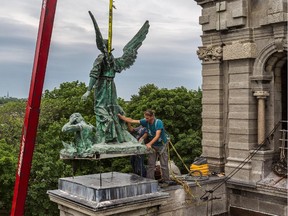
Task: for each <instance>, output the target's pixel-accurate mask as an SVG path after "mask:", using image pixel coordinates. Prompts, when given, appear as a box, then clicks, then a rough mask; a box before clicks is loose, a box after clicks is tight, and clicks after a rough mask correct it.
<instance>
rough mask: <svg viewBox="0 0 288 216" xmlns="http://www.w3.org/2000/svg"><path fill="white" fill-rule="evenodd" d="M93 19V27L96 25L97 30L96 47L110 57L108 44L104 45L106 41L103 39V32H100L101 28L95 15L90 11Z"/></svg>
mask: <svg viewBox="0 0 288 216" xmlns="http://www.w3.org/2000/svg"><path fill="white" fill-rule="evenodd" d="M88 13H89V15H90V17H91V19H92V22H93V25H94V29H95V34H96V45H97V48H98V49H99V50H100V51H101V52H102V53H103V54H104V55H105V56H107V55H108V51H107V47H106V44H105V43H104V40H103V37H102V34H101V31H100V28H99V26H98V24H97V22H96V20H95V18H94V16H93V14H92V13H91V11H88Z"/></svg>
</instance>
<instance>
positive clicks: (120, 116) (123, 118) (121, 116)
mask: <svg viewBox="0 0 288 216" xmlns="http://www.w3.org/2000/svg"><path fill="white" fill-rule="evenodd" d="M117 115H118V117H119V118H120V119H122V120H123V121H125V118H126V117H125V116H123V115H121V114H120V113H118V114H117Z"/></svg>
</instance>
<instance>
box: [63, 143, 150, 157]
mask: <svg viewBox="0 0 288 216" xmlns="http://www.w3.org/2000/svg"><path fill="white" fill-rule="evenodd" d="M69 146H70V147H69V148H67V146H65V148H64V149H62V150H61V151H60V158H61V159H73V160H74V159H76V160H77V159H78V160H83V159H84V160H85V159H86V160H87V159H89V160H100V159H105V158H115V157H125V156H129V155H141V154H149V153H151V151H153V150H149V151H148V150H147V148H146V145H144V144H141V143H134V142H123V143H99V144H94V145H93V146H92V148H90V149H89V151H84V152H82V153H77V150H76V149H75V148H74V147H73V146H71V145H69Z"/></svg>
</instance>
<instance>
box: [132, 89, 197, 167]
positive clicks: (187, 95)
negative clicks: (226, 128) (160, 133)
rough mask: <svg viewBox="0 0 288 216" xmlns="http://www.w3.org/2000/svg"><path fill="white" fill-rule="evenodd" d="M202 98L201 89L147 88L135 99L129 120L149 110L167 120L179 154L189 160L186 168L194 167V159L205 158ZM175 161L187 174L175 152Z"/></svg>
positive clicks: (135, 96)
mask: <svg viewBox="0 0 288 216" xmlns="http://www.w3.org/2000/svg"><path fill="white" fill-rule="evenodd" d="M201 98H202V91H201V90H200V89H198V90H197V91H196V90H187V89H186V88H184V87H178V88H175V89H170V90H169V89H166V88H163V89H159V88H158V87H156V86H155V85H154V84H147V85H145V86H143V87H141V88H140V89H139V93H138V95H133V96H132V97H131V101H130V103H129V104H128V106H127V110H126V111H127V116H129V117H132V118H133V119H141V118H143V112H144V111H145V110H147V109H152V110H154V111H155V112H156V118H159V119H161V120H163V122H164V126H165V129H166V131H167V132H168V133H169V134H170V136H171V141H172V143H174V144H175V147H176V150H177V151H178V152H179V154H180V155H181V156H182V157H183V158H186V159H185V162H186V163H188V164H186V165H190V163H191V162H192V161H193V160H194V158H195V157H196V156H199V155H200V154H201V124H202V120H201V112H202V106H201ZM192 150H193V152H192ZM172 159H173V160H175V162H176V164H177V165H178V166H179V168H180V169H181V171H182V172H184V171H185V168H184V165H183V164H181V163H180V162H179V159H178V158H177V157H176V155H175V154H174V153H173V151H172ZM186 172H187V171H186Z"/></svg>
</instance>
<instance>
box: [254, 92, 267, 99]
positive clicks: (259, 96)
mask: <svg viewBox="0 0 288 216" xmlns="http://www.w3.org/2000/svg"><path fill="white" fill-rule="evenodd" d="M253 96H255V97H257V98H258V99H260V98H261V99H265V98H267V97H268V96H269V92H268V91H255V92H254V93H253Z"/></svg>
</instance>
